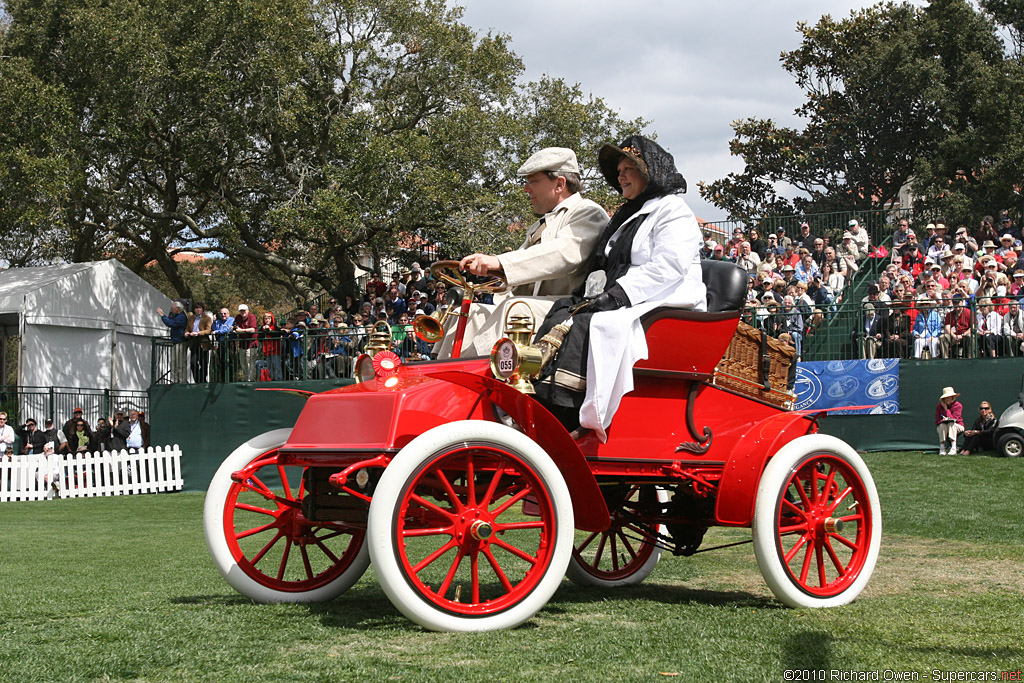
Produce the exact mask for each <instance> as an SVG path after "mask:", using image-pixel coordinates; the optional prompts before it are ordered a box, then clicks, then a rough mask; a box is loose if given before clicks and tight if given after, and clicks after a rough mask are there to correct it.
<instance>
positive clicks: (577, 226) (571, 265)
mask: <svg viewBox="0 0 1024 683" xmlns="http://www.w3.org/2000/svg"><path fill="white" fill-rule="evenodd" d="M519 176H520V177H523V178H525V181H524V185H523V191H524V192H526V194H527V196H528V197H529V198H530V204H532V205H533V211H534V213H536V214H537V215H538V216H540V220H538V221H537V222H535V223H534V224H533V225H531V226H530V227H529V229H527V231H526V240H525V241H524V242H523V244H522V246H520V247H519V249H517V250H516V251H509V252H506V253H504V254H498V255H497V256H491V255H488V254H480V253H476V254H470V255H469V256H467V257H465V258H464V259H462V260H461V261H460V262H459V267H460V268H461V269H463V270H468V271H469V272H471V273H473V274H474V275H498V276H501V277H502V278H503V279H504V280H505V282H507V283H508V286H509V287H510V288H511V289H512V293H513V294H514V295H516V296H568V295H569V293H570V292H572V290H573V289H575V288H576V286H577V285H579V284H580V283H581V282H582V275H583V273H582V270H583V264H584V262H585V261H586V259H587V258H588V257H589V256H590V252H591V251H592V250H593V248H594V244H595V243H596V242H597V238H598V237H599V236H600V235H601V230H603V229H604V226H605V225H607V224H608V212H606V211H605V210H604V209H602V208H601V207H600V206H599V205H598V204H597V203H596V202H593V201H591V200H589V199H584V198H583V196H582V195H581V194H580V189H581V187H582V183H581V180H580V167H579V164H578V163H577V162H576V153H575V152H573V151H572V150H571V149H567V148H565V147H547V148H545V149H542V150H541V151H539V152H537V153H536V154H534V155H533V156H532V157H530V158H529V159H527V160H526V163H525V164H523V165H522V166H521V167H520V168H519Z"/></svg>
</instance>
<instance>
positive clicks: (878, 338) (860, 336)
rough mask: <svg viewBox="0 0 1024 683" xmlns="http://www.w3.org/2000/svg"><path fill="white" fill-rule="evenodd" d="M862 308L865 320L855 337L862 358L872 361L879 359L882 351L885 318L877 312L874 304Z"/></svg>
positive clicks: (854, 334)
mask: <svg viewBox="0 0 1024 683" xmlns="http://www.w3.org/2000/svg"><path fill="white" fill-rule="evenodd" d="M862 308H863V311H864V312H863V316H862V318H863V319H862V322H861V324H860V328H859V329H858V330H854V332H853V336H854V340H855V342H856V343H857V345H858V346H859V347H860V351H861V356H860V357H861V358H864V359H868V360H870V359H872V358H875V357H877V356H878V355H879V352H880V351H881V349H882V340H883V337H884V333H885V329H884V328H885V326H884V323H883V317H882V315H880V314H879V313H878V312H877V311H876V310H875V306H874V304H863V306H862ZM883 315H884V314H883Z"/></svg>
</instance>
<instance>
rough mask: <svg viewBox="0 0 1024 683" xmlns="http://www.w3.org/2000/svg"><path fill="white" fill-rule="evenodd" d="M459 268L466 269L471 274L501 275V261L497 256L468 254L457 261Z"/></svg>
mask: <svg viewBox="0 0 1024 683" xmlns="http://www.w3.org/2000/svg"><path fill="white" fill-rule="evenodd" d="M459 270H468V271H469V272H470V273H472V274H473V275H484V276H486V275H503V274H504V271H503V270H502V267H501V261H499V260H498V257H497V256H490V255H488V254H481V253H479V252H478V253H476V254H470V255H469V256H466V257H465V258H463V259H462V260H461V261H459Z"/></svg>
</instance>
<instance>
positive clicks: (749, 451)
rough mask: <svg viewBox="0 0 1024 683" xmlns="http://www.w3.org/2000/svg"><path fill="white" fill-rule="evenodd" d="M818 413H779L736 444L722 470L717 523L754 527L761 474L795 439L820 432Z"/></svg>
mask: <svg viewBox="0 0 1024 683" xmlns="http://www.w3.org/2000/svg"><path fill="white" fill-rule="evenodd" d="M822 412H824V411H822V410H821V409H820V408H819V409H817V410H797V411H793V412H787V413H778V414H777V415H772V416H771V417H769V418H767V419H765V420H762V421H761V422H758V423H757V424H756V425H754V426H753V427H752V428H751V429H750V431H748V432H747V433H746V434H744V435H743V436H742V437H741V438H740V440H739V441H738V442H737V443H736V446H735V447H734V448H733V451H732V453H731V454H730V455H729V458H728V459H727V460H726V461H725V468H724V469H723V470H722V480H721V481H720V482H719V484H718V496H717V499H716V501H715V519H717V520H718V523H719V524H724V525H728V526H750V523H751V521H752V520H753V518H754V498H755V497H756V496H757V485H758V483H760V481H761V473H762V472H763V471H764V468H765V465H766V464H767V463H768V460H769V458H771V457H772V456H773V455H775V453H776V452H777V451H778V450H779V449H780V448H782V447H783V446H784V445H786V444H787V443H789V442H790V441H792V440H793V439H795V438H797V437H799V436H803V435H804V434H811V433H814V432H817V431H818V425H817V423H816V422H815V420H814V418H813V417H809V416H817V415H820V414H822Z"/></svg>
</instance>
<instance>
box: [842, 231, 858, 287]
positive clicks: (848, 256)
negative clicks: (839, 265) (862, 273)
mask: <svg viewBox="0 0 1024 683" xmlns="http://www.w3.org/2000/svg"><path fill="white" fill-rule="evenodd" d="M837 257H838V258H839V260H840V261H842V262H843V265H844V266H846V272H847V274H848V275H849V276H850V277H851V278H852V277H853V276H854V275H856V274H857V269H858V268H859V267H860V266H858V265H857V262H858V261H859V260H860V250H859V249H858V248H857V243H856V242H854V241H853V234H852V233H851V232H850V231H846V232H844V233H843V243H842V244H841V245H839V249H838V250H837Z"/></svg>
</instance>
